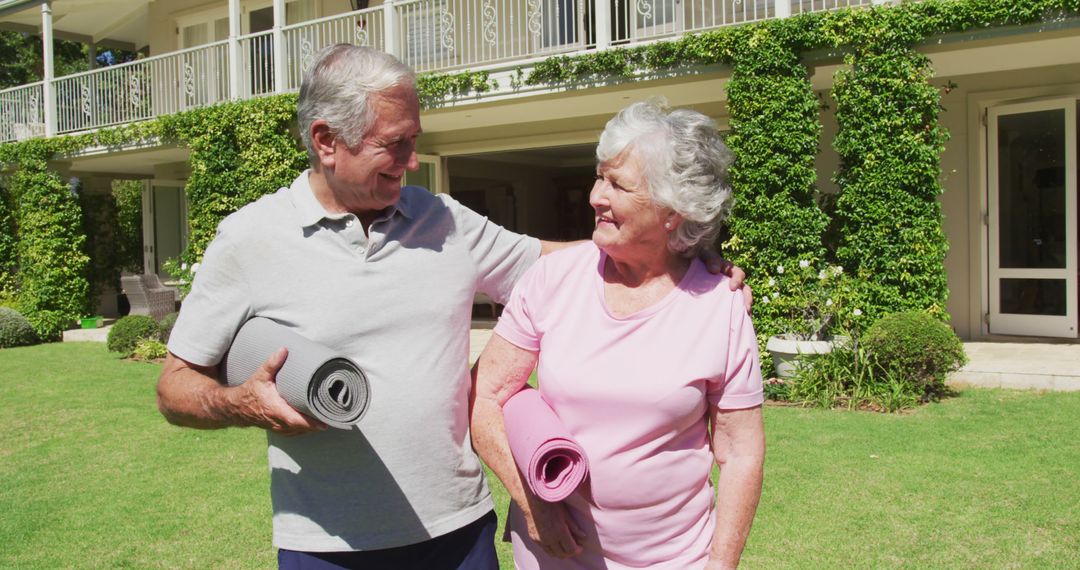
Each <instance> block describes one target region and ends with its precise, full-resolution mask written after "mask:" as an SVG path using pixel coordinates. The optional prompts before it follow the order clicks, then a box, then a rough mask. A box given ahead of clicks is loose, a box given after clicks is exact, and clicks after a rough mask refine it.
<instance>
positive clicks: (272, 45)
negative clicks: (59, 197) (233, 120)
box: [0, 0, 880, 143]
mask: <svg viewBox="0 0 1080 570" xmlns="http://www.w3.org/2000/svg"><path fill="white" fill-rule="evenodd" d="M59 1H61V0H57V2H59ZM879 1H880V0H398V1H393V2H391V1H388V2H386V3H385V4H383V5H382V6H378V7H374V8H368V9H365V10H358V11H354V12H349V13H345V14H339V15H333V16H328V17H325V18H320V19H316V20H310V21H306V22H302V23H300V24H295V25H290V26H282V27H276V28H275V29H273V30H271V31H266V32H261V33H257V34H249V35H243V36H235V37H231V38H229V39H228V40H224V41H219V42H215V43H209V44H206V45H202V46H199V47H196V48H191V49H185V50H181V51H174V52H170V53H165V54H161V55H156V56H152V57H147V58H144V59H140V60H137V61H133V62H130V63H125V64H121V65H115V66H110V67H105V68H101V69H95V70H92V71H87V72H84V73H77V74H74V75H68V76H64V77H58V78H55V79H53V80H51V81H47V82H37V83H33V84H30V85H23V86H19V87H15V88H12V89H6V90H4V91H0V143H3V142H10V141H18V140H23V139H26V138H29V137H35V136H51V135H59V134H71V133H79V132H85V131H90V130H94V129H100V128H104V127H110V126H115V125H121V124H125V123H131V122H135V121H142V120H146V119H151V118H154V117H158V116H162V115H167V114H172V113H176V112H179V111H183V110H185V109H191V108H195V107H201V106H205V105H212V104H214V103H219V102H222V101H227V100H232V99H247V98H251V97H258V96H261V95H267V94H271V93H285V92H290V91H296V90H298V89H299V86H300V81H301V79H302V77H303V73H304V70H305V69H307V67H308V66H310V64H311V61H312V59H313V57H314V55H315V53H316V52H318V50H319V49H320V48H322V47H324V46H326V45H329V44H334V43H342V42H344V43H353V44H357V45H366V46H371V47H373V48H376V49H380V50H384V51H388V52H390V53H393V54H395V55H397V56H398V57H400V58H401V59H402V60H403V61H404V62H405V63H407V64H409V65H410V66H412V67H413V68H414V69H415V70H416V71H417V72H420V73H429V72H435V73H438V72H452V71H455V70H461V69H466V68H468V69H478V68H498V67H508V66H513V65H519V64H524V63H527V62H529V61H535V60H536V59H537V58H542V57H547V56H550V55H555V54H573V53H579V52H583V51H585V50H593V49H604V48H607V47H609V46H613V45H634V44H639V43H644V42H650V41H654V40H657V39H663V38H672V37H676V36H679V35H682V34H685V33H690V32H698V31H703V30H708V29H713V28H718V27H722V26H729V25H736V24H741V23H746V22H754V21H760V20H766V19H771V18H782V17H787V16H789V15H792V14H801V13H806V12H818V11H825V10H834V9H839V8H848V7H855V6H862V5H869V4H873V3H876V2H879Z"/></svg>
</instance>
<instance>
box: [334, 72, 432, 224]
mask: <svg viewBox="0 0 1080 570" xmlns="http://www.w3.org/2000/svg"><path fill="white" fill-rule="evenodd" d="M368 103H369V104H370V105H371V111H372V115H373V117H374V119H375V120H374V123H373V124H372V125H371V128H370V129H369V130H368V133H367V134H366V135H364V138H363V140H362V141H360V143H359V144H357V145H356V146H355V147H354V148H348V146H346V144H345V141H344V139H342V138H341V137H338V138H337V139H336V140H335V141H334V178H335V180H336V182H337V184H335V188H334V192H335V194H336V195H337V198H338V200H339V201H340V202H341V203H342V204H345V205H347V206H348V209H349V210H350V211H352V212H359V211H365V210H366V211H375V210H382V209H383V208H386V207H387V206H390V205H393V204H394V203H396V202H397V201H398V198H400V197H401V180H402V177H403V176H405V171H407V170H412V171H415V170H417V169H418V168H420V163H419V161H418V160H417V158H416V139H417V137H418V136H419V135H420V101H419V99H418V98H417V96H416V91H415V90H414V89H413V88H412V87H409V86H401V85H398V86H394V87H391V88H390V89H387V90H385V91H382V92H380V93H379V94H378V95H375V96H373V97H372V98H371V99H369V101H368Z"/></svg>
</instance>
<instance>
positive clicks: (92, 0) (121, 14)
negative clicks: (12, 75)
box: [0, 0, 151, 49]
mask: <svg viewBox="0 0 1080 570" xmlns="http://www.w3.org/2000/svg"><path fill="white" fill-rule="evenodd" d="M150 2H151V0H60V1H54V2H53V3H52V13H53V30H54V33H55V34H56V36H57V37H63V38H66V39H75V40H78V41H87V40H92V41H94V42H97V43H106V44H107V43H108V41H109V40H112V41H114V42H121V43H122V44H129V45H130V46H131V47H133V48H134V49H139V48H141V47H143V46H146V45H147V44H149V43H150V38H149V28H150V26H149V25H148V20H149V13H150V8H149V7H150ZM15 5H19V6H21V7H23V9H21V10H18V11H10V10H14V6H15ZM0 8H7V10H5V11H4V12H0V13H2V14H3V15H2V16H0V25H5V27H7V28H9V29H30V28H32V29H34V30H37V31H40V29H41V3H40V2H37V1H30V2H23V3H18V2H7V3H3V4H0Z"/></svg>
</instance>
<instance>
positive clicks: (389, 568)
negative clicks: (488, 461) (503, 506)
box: [278, 511, 499, 570]
mask: <svg viewBox="0 0 1080 570" xmlns="http://www.w3.org/2000/svg"><path fill="white" fill-rule="evenodd" d="M496 526H498V520H497V519H496V517H495V512H494V511H492V512H489V513H488V514H486V515H484V516H482V517H480V519H478V520H477V521H476V522H473V523H472V524H469V525H468V526H465V527H462V528H459V529H458V530H455V531H453V532H450V533H447V534H444V535H442V536H437V537H435V538H433V539H431V540H426V541H424V542H421V543H418V544H410V545H408V546H399V547H397V548H388V549H386V550H369V551H365V552H297V551H295V550H285V549H280V550H278V568H280V569H281V570H339V569H343V568H344V569H364V570H367V569H371V570H382V569H384V568H385V569H386V570H399V569H400V570H409V569H412V568H415V569H417V570H421V569H423V570H499V560H498V558H496V556H495V527H496Z"/></svg>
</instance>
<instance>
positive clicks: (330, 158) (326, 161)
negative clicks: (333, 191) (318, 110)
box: [311, 119, 337, 168]
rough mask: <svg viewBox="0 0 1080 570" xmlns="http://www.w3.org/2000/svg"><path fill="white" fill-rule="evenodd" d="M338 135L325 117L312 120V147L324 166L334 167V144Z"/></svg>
mask: <svg viewBox="0 0 1080 570" xmlns="http://www.w3.org/2000/svg"><path fill="white" fill-rule="evenodd" d="M336 141H337V135H336V134H335V133H334V131H333V130H331V129H330V125H329V124H327V122H326V121H325V120H323V119H315V120H314V121H312V122H311V147H312V149H313V150H314V151H315V156H316V157H317V158H318V159H319V164H320V165H321V166H322V167H323V168H333V167H334V144H335V142H336Z"/></svg>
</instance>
